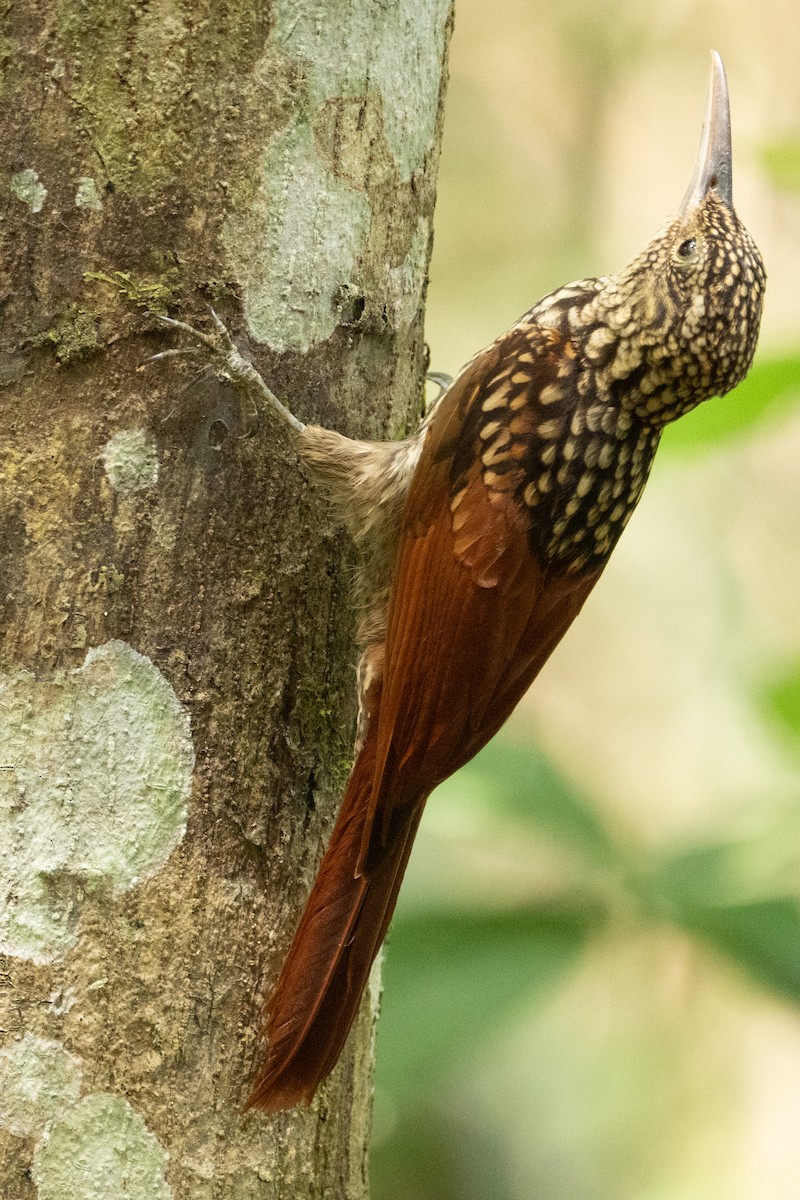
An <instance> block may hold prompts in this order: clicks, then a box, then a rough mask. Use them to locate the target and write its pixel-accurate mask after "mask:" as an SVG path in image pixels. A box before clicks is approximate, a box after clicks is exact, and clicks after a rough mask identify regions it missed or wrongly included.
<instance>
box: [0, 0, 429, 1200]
mask: <svg viewBox="0 0 800 1200" xmlns="http://www.w3.org/2000/svg"><path fill="white" fill-rule="evenodd" d="M449 3H450V0H394V3H391V4H389V3H387V4H381V3H369V4H364V3H358V2H356V0H352V2H351V0H273V2H272V4H271V5H268V4H266V3H261V2H259V0H255V2H254V0H227V2H226V3H224V4H222V3H215V2H214V0H194V2H192V0H150V2H149V3H148V2H147V0H140V2H135V3H124V4H109V3H107V0H39V2H38V3H37V2H35V0H32V2H31V3H30V4H25V5H19V6H16V5H5V6H4V9H5V12H4V29H3V31H2V37H1V38H0V70H1V71H2V75H1V76H0V97H1V99H0V104H2V107H3V112H2V134H3V136H2V138H1V139H0V195H2V205H1V207H0V236H2V239H3V247H2V260H1V261H0V302H1V303H2V310H1V311H2V313H3V327H2V353H1V354H0V384H2V390H1V391H0V621H2V663H0V670H2V675H1V676H0V955H2V958H1V959H0V1191H1V1192H2V1195H3V1197H4V1200H29V1198H32V1197H35V1196H39V1197H42V1198H43V1200H83V1198H84V1197H86V1198H89V1197H99V1196H103V1197H105V1196H114V1197H126V1198H131V1200H161V1198H162V1197H176V1198H184V1197H187V1198H188V1197H204V1198H209V1197H215V1198H217V1197H218V1198H220V1200H223V1198H224V1200H229V1198H230V1200H247V1198H250V1197H253V1198H255V1197H292V1198H294V1197H312V1196H313V1197H321V1196H329V1197H332V1198H336V1200H338V1198H339V1197H347V1198H349V1197H364V1196H365V1195H366V1193H367V1184H366V1165H365V1164H366V1145H367V1139H368V1133H369V1122H370V1093H371V1068H372V1037H373V1032H374V1024H375V1019H376V1010H377V998H376V988H374V989H373V993H372V995H371V996H370V997H369V1003H368V1004H365V1006H364V1010H363V1011H362V1014H361V1017H360V1018H359V1021H358V1024H357V1027H356V1029H355V1031H354V1034H353V1036H352V1038H351V1040H350V1042H349V1044H348V1049H347V1051H346V1052H345V1055H344V1058H343V1061H342V1062H341V1064H340V1065H339V1067H338V1068H337V1069H336V1071H335V1072H334V1074H333V1076H332V1077H331V1079H330V1081H329V1082H328V1084H326V1085H325V1086H324V1087H323V1089H322V1090H321V1092H320V1094H319V1096H318V1097H317V1099H316V1100H315V1102H314V1103H313V1105H312V1106H311V1108H310V1109H308V1110H299V1111H294V1112H292V1113H289V1114H284V1115H280V1116H278V1117H275V1118H267V1117H265V1116H264V1115H262V1114H259V1113H250V1114H248V1115H246V1116H243V1115H242V1111H241V1109H242V1104H243V1102H244V1100H245V1099H246V1097H247V1094H248V1085H249V1080H250V1077H251V1073H252V1070H253V1067H254V1064H255V1062H256V1060H257V1056H258V1055H259V1054H260V1053H261V1051H262V1047H261V1046H260V1044H259V1025H260V1006H261V1004H262V1001H263V997H264V992H265V990H266V988H267V987H268V986H269V983H270V981H272V980H274V978H275V974H276V972H277V970H278V967H279V965H280V961H281V956H282V955H283V953H284V952H285V949H286V947H287V945H288V942H289V940H290V937H291V933H292V930H293V927H294V924H295V922H296V920H297V917H298V914H299V910H300V907H301V904H302V901H303V898H304V895H305V893H306V890H307V888H308V886H309V883H310V880H311V877H312V874H313V871H314V867H315V863H316V861H317V860H318V857H319V854H320V852H321V848H322V845H323V842H324V840H325V836H326V833H327V831H328V830H329V828H330V825H331V821H332V817H333V814H334V811H335V808H336V804H337V802H338V798H339V795H340V791H341V787H342V784H343V781H344V779H345V777H346V774H347V771H348V768H349V761H350V747H351V740H352V733H353V718H354V703H353V687H354V681H353V663H354V656H355V652H354V647H353V619H352V610H351V601H350V597H349V580H350V576H351V567H352V564H351V562H350V561H349V550H348V549H347V544H346V541H345V539H344V536H343V535H342V534H341V533H340V532H339V531H338V530H336V529H335V528H334V527H333V525H332V522H331V520H330V519H329V517H328V515H327V513H326V510H325V504H324V499H323V497H322V496H321V495H320V494H318V492H317V491H316V490H315V488H314V487H313V486H312V485H311V484H310V483H309V482H308V481H307V480H304V478H303V476H302V474H301V473H300V471H299V470H298V468H297V465H296V461H295V460H294V456H293V455H292V453H291V451H289V450H288V449H287V446H286V442H285V440H284V439H283V435H282V434H281V432H280V430H278V429H277V428H276V425H275V423H274V421H272V420H271V418H270V417H269V416H268V415H266V414H262V415H261V417H260V418H257V417H256V416H255V414H254V413H253V412H250V411H248V410H247V406H246V405H243V404H242V402H241V400H240V398H239V396H238V395H237V394H236V393H235V392H233V391H232V390H231V389H230V388H229V387H227V386H225V385H223V384H221V383H219V382H218V381H217V380H216V378H215V377H214V376H213V374H211V373H210V372H208V371H205V372H203V371H202V364H200V365H198V363H197V361H196V360H192V359H191V358H180V359H170V358H167V359H165V360H161V361H157V362H153V363H149V364H146V365H145V366H142V365H141V364H142V363H144V362H145V360H147V358H148V356H150V355H152V354H155V353H157V352H159V351H162V350H164V349H165V348H166V347H167V346H169V345H170V344H173V345H174V344H175V339H172V338H169V337H165V335H164V333H163V330H162V328H161V327H159V326H158V325H157V324H156V323H155V321H154V320H153V318H152V317H151V316H150V312H153V311H155V312H158V311H161V312H167V311H171V312H172V313H173V314H174V315H176V316H181V317H183V318H184V319H188V320H190V321H193V322H195V323H201V324H202V323H203V322H204V321H205V319H206V305H207V304H208V303H213V304H214V305H215V306H216V307H217V308H218V309H219V311H220V312H221V315H222V316H223V317H224V318H225V320H226V321H227V322H228V323H229V325H230V326H231V327H232V329H233V332H234V335H235V336H237V337H238V339H239V341H240V344H241V345H249V347H250V352H251V353H252V354H253V356H254V357H255V358H256V360H257V362H258V365H259V367H260V369H261V371H262V373H263V374H264V375H265V377H266V378H267V379H268V380H269V382H270V384H271V386H272V387H273V389H274V390H275V392H276V393H277V394H278V395H279V396H280V397H281V398H282V399H284V400H285V402H286V403H287V404H288V405H289V406H290V407H292V408H293V409H294V411H295V412H296V413H297V415H298V416H299V417H300V418H302V419H303V420H306V421H315V422H319V423H321V424H328V425H330V426H333V427H335V428H337V429H340V430H341V431H343V432H345V433H349V434H353V435H362V436H364V435H366V436H370V435H371V436H385V435H387V434H393V435H395V436H396V435H397V434H399V433H401V432H403V431H405V429H406V428H407V427H408V425H409V424H410V423H411V422H412V421H413V419H414V414H415V410H417V409H418V407H419V403H420V386H421V385H420V380H421V375H422V371H423V366H424V357H425V355H424V344H423V340H422V324H421V306H422V301H423V297H424V287H425V273H426V267H427V262H428V255H429V249H430V230H431V217H432V209H433V201H434V181H435V170H436V164H437V157H438V146H439V139H440V132H441V103H442V91H443V80H444V70H443V64H444V59H445V53H446V45H447V37H448V33H449ZM148 310H149V311H148Z"/></svg>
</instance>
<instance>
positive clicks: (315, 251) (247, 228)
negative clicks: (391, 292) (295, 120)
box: [223, 126, 370, 351]
mask: <svg viewBox="0 0 800 1200" xmlns="http://www.w3.org/2000/svg"><path fill="white" fill-rule="evenodd" d="M369 221H370V210H369V204H368V202H367V198H366V196H365V195H364V194H363V193H361V192H359V191H357V190H356V189H355V188H353V187H351V186H350V185H349V184H347V183H344V182H343V181H342V180H340V179H337V178H336V176H335V175H333V174H332V173H331V172H330V171H329V170H328V169H327V167H326V166H325V163H324V162H323V161H322V159H321V158H320V156H319V155H318V153H317V150H316V147H315V145H314V139H313V136H312V134H311V131H310V130H309V129H308V128H307V127H304V126H299V127H297V128H296V129H291V130H288V131H286V132H285V133H281V134H279V135H278V136H277V137H275V138H274V139H273V141H272V142H271V144H270V146H269V147H268V149H267V152H266V154H265V155H264V158H263V163H262V168H261V173H260V182H259V187H258V191H257V193H256V195H255V197H254V199H253V204H252V208H251V211H250V212H249V213H247V214H246V217H245V218H244V219H240V218H239V217H237V216H235V215H231V216H229V218H228V220H227V222H226V224H225V228H224V231H223V238H224V241H225V246H226V249H227V251H228V254H229V255H230V257H231V260H232V262H233V264H234V269H235V273H236V277H237V279H238V280H239V282H240V284H241V286H242V289H243V295H244V300H245V313H246V316H247V323H248V328H249V330H250V332H251V333H252V335H253V336H254V337H255V338H257V339H258V341H260V342H265V343H266V344H267V345H269V346H271V347H272V348H273V349H274V350H286V349H294V350H301V351H306V350H308V349H309V348H310V347H311V346H313V345H314V344H315V343H316V342H319V341H324V340H325V338H328V337H330V335H331V334H332V333H333V331H334V329H335V328H336V325H337V323H338V319H339V318H338V314H337V312H336V311H335V308H334V303H333V301H334V296H335V294H336V293H337V292H338V291H339V290H340V289H341V288H342V287H343V286H346V285H347V284H349V283H350V280H351V275H352V273H353V269H354V265H355V263H356V261H357V258H358V256H359V254H360V253H361V252H362V251H363V248H364V243H365V239H366V237H367V235H368V232H369Z"/></svg>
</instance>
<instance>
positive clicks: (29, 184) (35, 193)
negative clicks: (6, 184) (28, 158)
mask: <svg viewBox="0 0 800 1200" xmlns="http://www.w3.org/2000/svg"><path fill="white" fill-rule="evenodd" d="M11 191H12V192H13V193H14V195H15V196H16V197H17V199H18V200H21V201H22V203H23V204H27V206H28V208H29V209H30V210H31V212H32V213H38V212H41V211H42V209H43V208H44V202H45V200H46V199H47V188H46V187H45V186H44V184H43V183H42V182H41V181H40V179H39V175H38V173H37V172H36V171H34V169H33V167H26V168H25V170H24V171H17V172H16V174H15V175H12V176H11Z"/></svg>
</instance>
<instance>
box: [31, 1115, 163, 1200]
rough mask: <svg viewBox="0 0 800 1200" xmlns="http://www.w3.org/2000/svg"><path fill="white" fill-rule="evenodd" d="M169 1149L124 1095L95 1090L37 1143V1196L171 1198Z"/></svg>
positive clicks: (55, 1199) (58, 1199)
mask: <svg viewBox="0 0 800 1200" xmlns="http://www.w3.org/2000/svg"><path fill="white" fill-rule="evenodd" d="M166 1166H167V1154H166V1151H165V1150H164V1149H163V1147H162V1146H161V1145H160V1144H159V1142H158V1140H157V1138H156V1137H155V1136H154V1135H153V1134H152V1133H151V1132H150V1130H149V1129H148V1128H147V1126H146V1125H145V1123H144V1121H143V1120H142V1118H141V1117H140V1116H139V1114H138V1113H136V1112H135V1111H134V1110H133V1108H131V1106H130V1104H128V1102H127V1100H122V1099H120V1098H119V1097H117V1096H111V1095H106V1094H104V1093H99V1094H97V1095H94V1096H87V1097H86V1098H85V1099H84V1100H81V1101H80V1102H79V1103H78V1104H75V1105H73V1106H72V1107H71V1108H68V1109H67V1110H66V1112H65V1113H64V1114H63V1116H62V1117H61V1118H60V1119H59V1120H57V1121H55V1122H54V1124H53V1125H52V1126H50V1127H49V1128H48V1129H47V1130H46V1131H45V1134H44V1136H43V1138H42V1140H41V1141H40V1142H39V1145H38V1146H37V1147H36V1153H35V1154H34V1158H33V1178H34V1180H35V1182H36V1184H37V1187H38V1189H39V1200H65V1197H67V1196H69V1198H70V1200H108V1197H109V1196H114V1197H119V1198H120V1200H171V1197H172V1189H171V1188H170V1187H169V1185H168V1184H167V1181H166V1179H165V1171H166Z"/></svg>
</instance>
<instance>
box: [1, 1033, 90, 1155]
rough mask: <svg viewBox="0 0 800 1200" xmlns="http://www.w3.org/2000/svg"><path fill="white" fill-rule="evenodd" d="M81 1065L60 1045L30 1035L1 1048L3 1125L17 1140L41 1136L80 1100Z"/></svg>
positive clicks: (27, 1034)
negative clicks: (46, 1128) (70, 1106)
mask: <svg viewBox="0 0 800 1200" xmlns="http://www.w3.org/2000/svg"><path fill="white" fill-rule="evenodd" d="M80 1090H81V1066H80V1063H79V1061H78V1059H77V1058H75V1057H74V1056H73V1055H72V1054H68V1053H67V1051H66V1050H65V1049H64V1047H63V1046H62V1045H61V1043H60V1042H55V1041H52V1040H50V1039H48V1038H41V1037H36V1036H35V1035H34V1034H32V1033H26V1034H25V1036H24V1037H22V1038H20V1040H19V1041H18V1042H14V1043H13V1044H12V1045H10V1046H5V1047H3V1048H2V1049H0V1126H2V1127H3V1128H4V1129H7V1130H9V1132H10V1133H13V1134H14V1135H15V1136H16V1137H37V1138H38V1137H39V1136H40V1135H41V1134H42V1132H43V1130H44V1129H45V1127H46V1126H47V1125H49V1124H50V1122H51V1121H53V1120H55V1118H56V1117H57V1116H58V1115H59V1114H60V1113H62V1112H63V1111H64V1109H65V1108H67V1107H68V1106H69V1105H70V1104H74V1103H75V1101H76V1100H77V1099H78V1097H79V1095H80Z"/></svg>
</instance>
